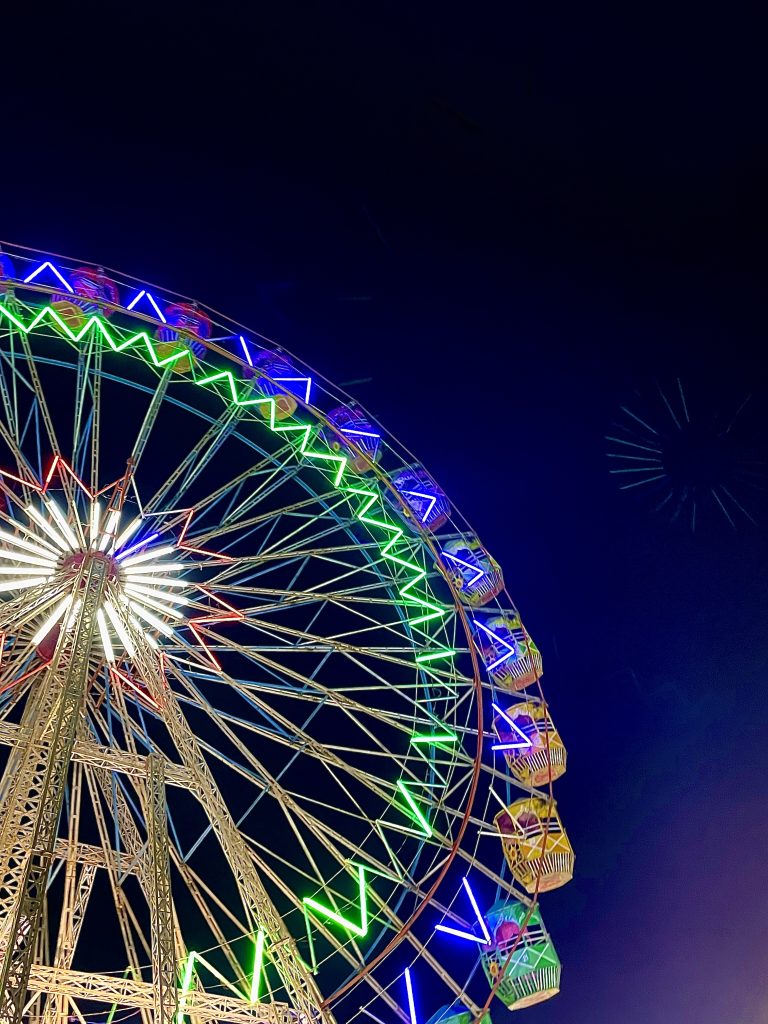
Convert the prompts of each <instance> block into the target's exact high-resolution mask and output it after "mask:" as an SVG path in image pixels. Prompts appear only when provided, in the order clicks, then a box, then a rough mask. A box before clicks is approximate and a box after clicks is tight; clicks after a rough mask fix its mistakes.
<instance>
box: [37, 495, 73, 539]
mask: <svg viewBox="0 0 768 1024" xmlns="http://www.w3.org/2000/svg"><path fill="white" fill-rule="evenodd" d="M43 500H44V504H45V507H46V508H47V509H48V511H49V512H50V513H51V515H52V516H53V518H54V519H55V520H56V525H57V526H58V528H59V529H60V530H61V532H62V534H63V535H64V539H65V540H67V541H68V542H69V546H70V547H71V548H72V550H73V551H76V550H77V549H78V547H79V546H80V544H79V542H78V539H77V537H76V536H75V534H74V531H73V530H72V527H71V526H70V525H69V523H68V522H67V520H66V517H65V515H64V513H63V512H62V511H61V509H60V508H59V506H58V505H57V504H56V502H55V501H54V500H53V498H45V499H43Z"/></svg>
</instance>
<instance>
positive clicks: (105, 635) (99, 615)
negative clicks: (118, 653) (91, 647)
mask: <svg viewBox="0 0 768 1024" xmlns="http://www.w3.org/2000/svg"><path fill="white" fill-rule="evenodd" d="M96 621H97V622H98V624H99V633H100V634H101V646H102V647H103V648H104V657H105V658H106V659H107V661H110V662H112V661H114V660H115V651H114V648H113V647H112V641H111V640H110V639H109V629H108V628H107V620H106V619H105V618H104V612H103V611H102V610H101V608H99V610H98V611H97V612H96Z"/></svg>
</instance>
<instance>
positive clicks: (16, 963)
mask: <svg viewBox="0 0 768 1024" xmlns="http://www.w3.org/2000/svg"><path fill="white" fill-rule="evenodd" d="M106 578H107V561H106V559H104V558H89V559H88V560H87V562H84V563H83V569H82V571H81V573H80V575H79V577H78V580H77V581H76V584H75V589H74V593H75V594H76V595H78V596H79V597H80V599H81V604H80V610H79V612H78V615H77V618H76V621H75V623H74V626H73V627H72V628H71V629H66V628H62V630H61V636H60V638H59V642H58V644H57V647H56V652H55V654H54V657H53V661H52V663H51V667H50V669H49V670H48V671H47V672H45V674H44V678H43V679H42V680H41V684H40V685H41V687H43V688H44V692H43V693H42V695H41V700H40V702H39V704H38V705H37V712H36V714H35V716H34V719H33V720H31V721H30V722H29V723H28V726H29V731H28V733H27V735H26V736H25V746H24V749H23V755H22V758H21V761H20V763H19V764H18V765H17V768H16V771H17V778H16V780H15V782H14V784H13V785H12V787H11V789H10V791H9V799H8V800H7V802H6V807H5V812H6V815H7V817H6V822H5V828H4V830H3V840H4V842H3V846H2V848H0V929H2V931H1V934H2V936H3V939H2V946H3V947H4V948H1V949H0V955H2V958H3V959H2V966H0V1024H22V1013H23V1009H24V1003H25V1000H26V992H27V983H28V981H29V972H30V968H31V966H32V958H33V956H34V951H35V945H36V938H37V933H38V930H39V928H40V922H41V918H42V912H43V901H44V898H45V889H46V884H47V881H48V875H49V872H50V867H51V859H52V855H53V848H54V844H55V842H56V833H57V830H58V823H59V815H60V813H61V806H62V802H63V799H64V786H65V783H66V779H67V771H68V768H69V763H70V760H71V757H72V747H73V746H74V742H75V735H76V732H77V725H78V722H79V720H80V715H81V712H82V707H83V700H84V696H85V689H86V685H87V682H88V676H89V655H90V650H91V643H92V639H93V634H94V630H95V626H96V611H97V609H98V607H99V603H100V600H101V595H102V591H103V589H104V584H105V581H106Z"/></svg>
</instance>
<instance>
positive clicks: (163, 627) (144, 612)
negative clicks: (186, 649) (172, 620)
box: [128, 601, 174, 637]
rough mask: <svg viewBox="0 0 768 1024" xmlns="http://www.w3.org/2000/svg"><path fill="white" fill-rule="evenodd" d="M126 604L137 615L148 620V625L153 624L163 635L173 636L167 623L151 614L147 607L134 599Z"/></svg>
mask: <svg viewBox="0 0 768 1024" xmlns="http://www.w3.org/2000/svg"><path fill="white" fill-rule="evenodd" d="M128 604H129V605H130V607H131V608H132V609H133V610H134V611H135V612H136V614H137V615H139V616H140V617H141V618H142V619H144V620H145V621H146V622H148V623H149V624H150V626H154V627H155V629H156V630H157V631H158V632H159V633H163V634H164V635H165V636H169V637H173V635H174V633H173V630H172V629H171V627H170V626H169V625H167V624H166V623H165V622H163V620H162V619H158V617H157V616H156V615H153V614H152V612H151V611H149V609H148V608H143V607H142V606H141V605H140V604H138V603H137V602H136V601H129V602H128Z"/></svg>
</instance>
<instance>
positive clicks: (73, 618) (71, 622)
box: [64, 597, 83, 633]
mask: <svg viewBox="0 0 768 1024" xmlns="http://www.w3.org/2000/svg"><path fill="white" fill-rule="evenodd" d="M82 603H83V599H82V597H78V599H77V600H76V601H75V606H74V608H73V609H72V611H71V612H70V613H69V615H67V618H66V620H65V622H64V631H65V632H67V633H68V632H69V631H70V629H74V628H75V623H76V622H77V613H78V612H79V611H80V606H81V605H82Z"/></svg>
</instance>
